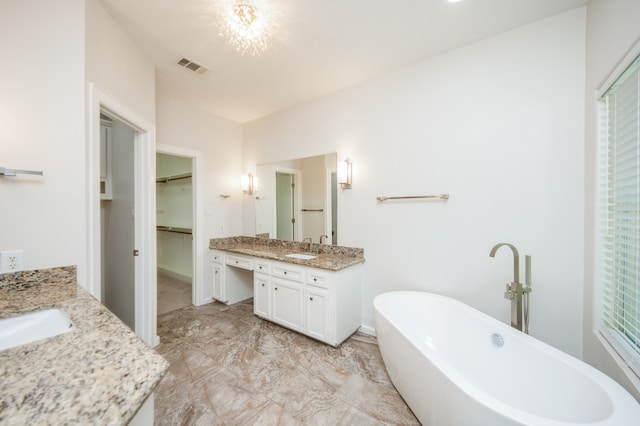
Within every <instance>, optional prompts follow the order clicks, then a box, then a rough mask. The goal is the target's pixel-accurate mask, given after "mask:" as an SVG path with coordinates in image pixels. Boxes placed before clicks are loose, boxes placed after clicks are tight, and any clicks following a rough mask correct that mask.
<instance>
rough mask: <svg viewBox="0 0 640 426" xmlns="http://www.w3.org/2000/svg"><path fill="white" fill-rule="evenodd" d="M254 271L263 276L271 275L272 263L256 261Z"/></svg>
mask: <svg viewBox="0 0 640 426" xmlns="http://www.w3.org/2000/svg"><path fill="white" fill-rule="evenodd" d="M253 270H254V271H256V272H260V273H261V274H271V263H270V262H267V261H266V260H262V259H254V261H253Z"/></svg>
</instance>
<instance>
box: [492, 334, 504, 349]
mask: <svg viewBox="0 0 640 426" xmlns="http://www.w3.org/2000/svg"><path fill="white" fill-rule="evenodd" d="M491 342H492V343H493V346H495V347H497V348H501V347H502V346H503V345H504V338H503V337H502V335H501V334H500V333H493V334H492V335H491Z"/></svg>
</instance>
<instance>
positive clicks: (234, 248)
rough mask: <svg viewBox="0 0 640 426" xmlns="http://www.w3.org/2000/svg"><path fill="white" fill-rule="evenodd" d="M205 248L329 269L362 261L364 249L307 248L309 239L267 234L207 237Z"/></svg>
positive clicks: (314, 245) (320, 246)
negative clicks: (298, 255)
mask: <svg viewBox="0 0 640 426" xmlns="http://www.w3.org/2000/svg"><path fill="white" fill-rule="evenodd" d="M209 248H210V249H214V250H223V251H228V252H233V253H238V254H245V255H247V256H254V257H261V258H264V259H272V260H278V261H280V262H287V263H295V264H298V265H303V266H309V267H312V268H320V269H328V270H331V271H340V270H342V269H344V268H348V267H349V266H353V265H356V264H358V263H362V262H364V249H361V248H354V247H341V246H332V245H328V244H315V243H314V244H312V247H311V250H309V243H301V242H296V241H283V240H275V239H268V238H254V237H227V238H213V239H211V241H210V244H209ZM290 253H304V254H310V255H313V256H316V258H314V259H308V260H305V259H295V258H291V257H286V255H287V254H290Z"/></svg>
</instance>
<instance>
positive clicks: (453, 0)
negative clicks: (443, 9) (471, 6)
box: [448, 0, 462, 3]
mask: <svg viewBox="0 0 640 426" xmlns="http://www.w3.org/2000/svg"><path fill="white" fill-rule="evenodd" d="M448 1H449V3H458V2H459V1H462V0H448Z"/></svg>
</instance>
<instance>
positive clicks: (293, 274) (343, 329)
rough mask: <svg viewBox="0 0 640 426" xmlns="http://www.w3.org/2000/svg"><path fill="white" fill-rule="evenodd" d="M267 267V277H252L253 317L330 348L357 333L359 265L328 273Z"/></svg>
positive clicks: (284, 266) (280, 265)
mask: <svg viewBox="0 0 640 426" xmlns="http://www.w3.org/2000/svg"><path fill="white" fill-rule="evenodd" d="M263 263H264V262H263ZM270 263H271V264H270V265H269V267H270V271H271V272H270V274H265V273H262V272H261V273H255V274H254V300H253V303H254V304H253V306H254V313H255V314H256V315H258V316H259V317H262V318H264V319H267V320H270V321H273V322H275V323H277V324H280V325H282V326H284V327H287V328H290V329H291V330H295V331H298V332H300V333H303V334H306V335H307V336H309V337H313V338H314V339H317V340H320V341H322V342H325V343H329V344H331V345H334V346H337V345H339V344H340V343H342V342H343V341H344V340H345V339H347V338H348V337H349V336H351V335H352V334H353V333H354V332H356V331H357V330H358V328H359V327H360V324H361V313H362V308H361V285H362V265H361V264H358V265H354V266H351V267H349V268H346V269H343V270H341V271H329V270H323V269H316V268H307V267H303V266H299V265H291V264H287V263H283V262H277V261H271V262H270ZM265 269H267V268H265Z"/></svg>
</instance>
